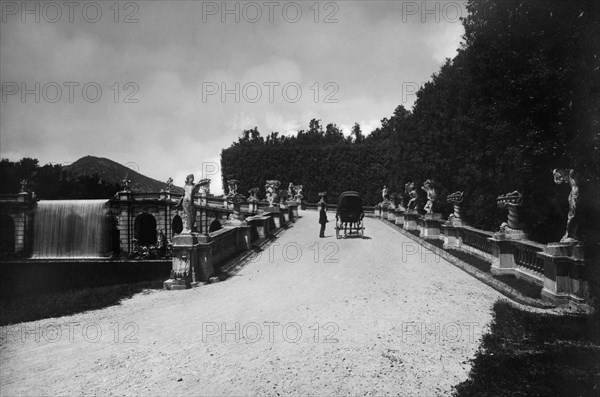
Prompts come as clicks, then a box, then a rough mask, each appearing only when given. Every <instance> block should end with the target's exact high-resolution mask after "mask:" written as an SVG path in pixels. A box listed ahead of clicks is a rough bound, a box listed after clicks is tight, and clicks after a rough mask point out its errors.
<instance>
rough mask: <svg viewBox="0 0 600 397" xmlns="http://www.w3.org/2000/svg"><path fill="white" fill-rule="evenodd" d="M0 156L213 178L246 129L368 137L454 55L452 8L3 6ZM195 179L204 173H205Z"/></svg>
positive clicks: (457, 27)
mask: <svg viewBox="0 0 600 397" xmlns="http://www.w3.org/2000/svg"><path fill="white" fill-rule="evenodd" d="M1 5H2V19H1V22H0V80H1V82H2V101H1V102H0V154H1V156H2V158H9V159H11V160H18V159H20V158H22V157H25V156H27V157H34V158H37V159H39V160H40V162H41V163H42V164H46V163H63V164H66V163H69V162H73V161H75V160H77V159H78V158H80V157H82V156H85V155H94V156H100V157H107V158H110V159H112V160H114V161H117V162H120V163H123V164H127V165H128V166H130V167H132V168H135V169H136V170H137V171H139V172H141V173H142V174H145V175H148V176H151V177H153V178H156V179H159V180H166V179H167V178H168V177H173V178H174V179H175V181H176V184H178V185H182V184H183V179H184V177H185V175H187V174H188V173H190V172H193V173H195V175H196V179H199V178H200V177H202V176H207V177H210V178H211V179H212V180H213V183H212V186H211V191H212V192H213V193H218V192H220V191H221V186H220V185H221V183H220V173H218V170H217V173H216V174H214V175H212V173H213V172H214V169H215V167H214V166H213V164H217V165H218V164H219V162H220V152H221V150H222V149H223V148H226V147H228V146H229V145H230V144H231V143H232V142H233V141H235V140H237V138H238V137H239V136H240V134H241V132H242V131H243V130H244V129H248V128H253V127H254V126H258V128H259V131H261V133H262V134H263V135H266V134H268V133H270V132H271V131H278V132H280V133H283V134H288V133H292V132H293V131H296V130H298V129H306V128H307V127H308V122H309V121H310V119H312V118H317V119H321V121H322V124H323V125H325V124H327V123H329V122H334V123H336V124H337V125H338V126H340V127H342V128H343V129H344V131H345V132H346V133H347V132H348V131H349V129H350V127H351V126H352V125H353V124H354V123H355V122H358V123H359V124H360V125H361V127H362V130H363V131H364V132H366V133H368V132H370V131H371V130H373V129H374V128H376V127H377V126H379V125H380V120H381V119H382V118H384V117H389V116H390V115H391V114H392V112H393V111H394V109H395V108H396V107H397V106H398V105H400V104H403V105H404V106H406V107H407V108H410V107H412V104H413V102H414V99H415V95H414V94H413V92H414V91H415V90H416V89H417V88H418V86H420V85H421V84H422V83H423V82H425V81H427V80H429V79H430V77H431V75H432V74H433V73H435V72H436V71H438V69H439V67H440V66H441V65H442V64H443V62H444V60H445V59H446V58H448V57H450V58H451V57H453V56H454V55H455V53H456V50H457V48H458V47H459V45H460V40H461V35H462V34H463V28H462V25H461V23H460V21H459V17H460V16H466V12H465V10H464V5H463V4H462V3H460V2H452V1H440V2H435V1H428V2H422V1H419V2H412V1H410V2H409V1H336V2H333V1H320V2H318V3H317V2H316V1H296V2H285V1H284V2H278V1H270V2H269V1H257V2H247V1H240V2H237V1H225V2H223V1H218V2H208V1H205V2H201V1H131V2H127V1H123V2H119V3H116V5H115V2H114V1H96V2H84V1H76V2H72V3H69V2H63V1H57V2H50V3H48V2H39V1H34V2H21V1H18V2H10V1H7V2H2V4H1ZM203 171H204V174H203Z"/></svg>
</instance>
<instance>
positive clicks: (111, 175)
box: [63, 156, 183, 193]
mask: <svg viewBox="0 0 600 397" xmlns="http://www.w3.org/2000/svg"><path fill="white" fill-rule="evenodd" d="M63 168H64V169H65V170H66V171H67V172H69V173H70V174H72V175H75V176H79V175H90V176H91V175H94V174H97V175H98V176H99V177H100V179H102V180H104V181H106V182H111V183H118V184H119V185H123V179H125V177H127V178H129V180H130V181H131V182H130V183H129V188H130V189H131V190H132V191H134V192H143V193H152V192H154V193H156V192H160V190H161V189H165V188H166V186H167V184H166V182H161V181H158V180H156V179H153V178H150V177H148V176H145V175H142V174H140V173H139V172H137V171H136V168H137V166H136V164H135V163H127V164H126V165H124V164H120V163H117V162H116V161H112V160H110V159H107V158H103V157H94V156H85V157H82V158H80V159H79V160H77V161H75V162H74V163H72V164H69V165H66V166H64V167H63ZM174 191H175V192H177V193H182V192H183V189H182V188H180V187H176V186H175V187H174Z"/></svg>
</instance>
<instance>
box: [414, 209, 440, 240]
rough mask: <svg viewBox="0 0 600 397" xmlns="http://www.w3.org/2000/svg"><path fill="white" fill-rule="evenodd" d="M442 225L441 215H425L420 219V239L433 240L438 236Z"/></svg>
mask: <svg viewBox="0 0 600 397" xmlns="http://www.w3.org/2000/svg"><path fill="white" fill-rule="evenodd" d="M441 224H442V214H440V213H432V214H425V215H423V216H422V217H421V218H420V222H419V231H420V234H421V238H424V239H435V238H439V236H440V226H441Z"/></svg>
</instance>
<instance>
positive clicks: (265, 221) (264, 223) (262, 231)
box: [247, 215, 271, 239]
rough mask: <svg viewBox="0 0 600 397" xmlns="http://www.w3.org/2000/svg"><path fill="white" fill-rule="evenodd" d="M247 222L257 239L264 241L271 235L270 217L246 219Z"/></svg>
mask: <svg viewBox="0 0 600 397" xmlns="http://www.w3.org/2000/svg"><path fill="white" fill-rule="evenodd" d="M247 220H248V222H249V223H250V224H251V225H252V226H253V227H255V228H256V232H257V233H258V238H259V239H265V238H267V237H269V235H270V234H271V217H270V216H268V215H262V216H253V217H252V218H247Z"/></svg>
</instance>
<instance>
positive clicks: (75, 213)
mask: <svg viewBox="0 0 600 397" xmlns="http://www.w3.org/2000/svg"><path fill="white" fill-rule="evenodd" d="M106 203H107V200H41V201H39V202H38V203H37V211H36V214H35V221H34V227H33V255H32V258H35V259H51V258H52V259H56V258H63V259H65V258H66V259H84V258H100V257H102V256H104V254H105V251H106V240H107V227H106V214H107V207H106Z"/></svg>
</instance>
